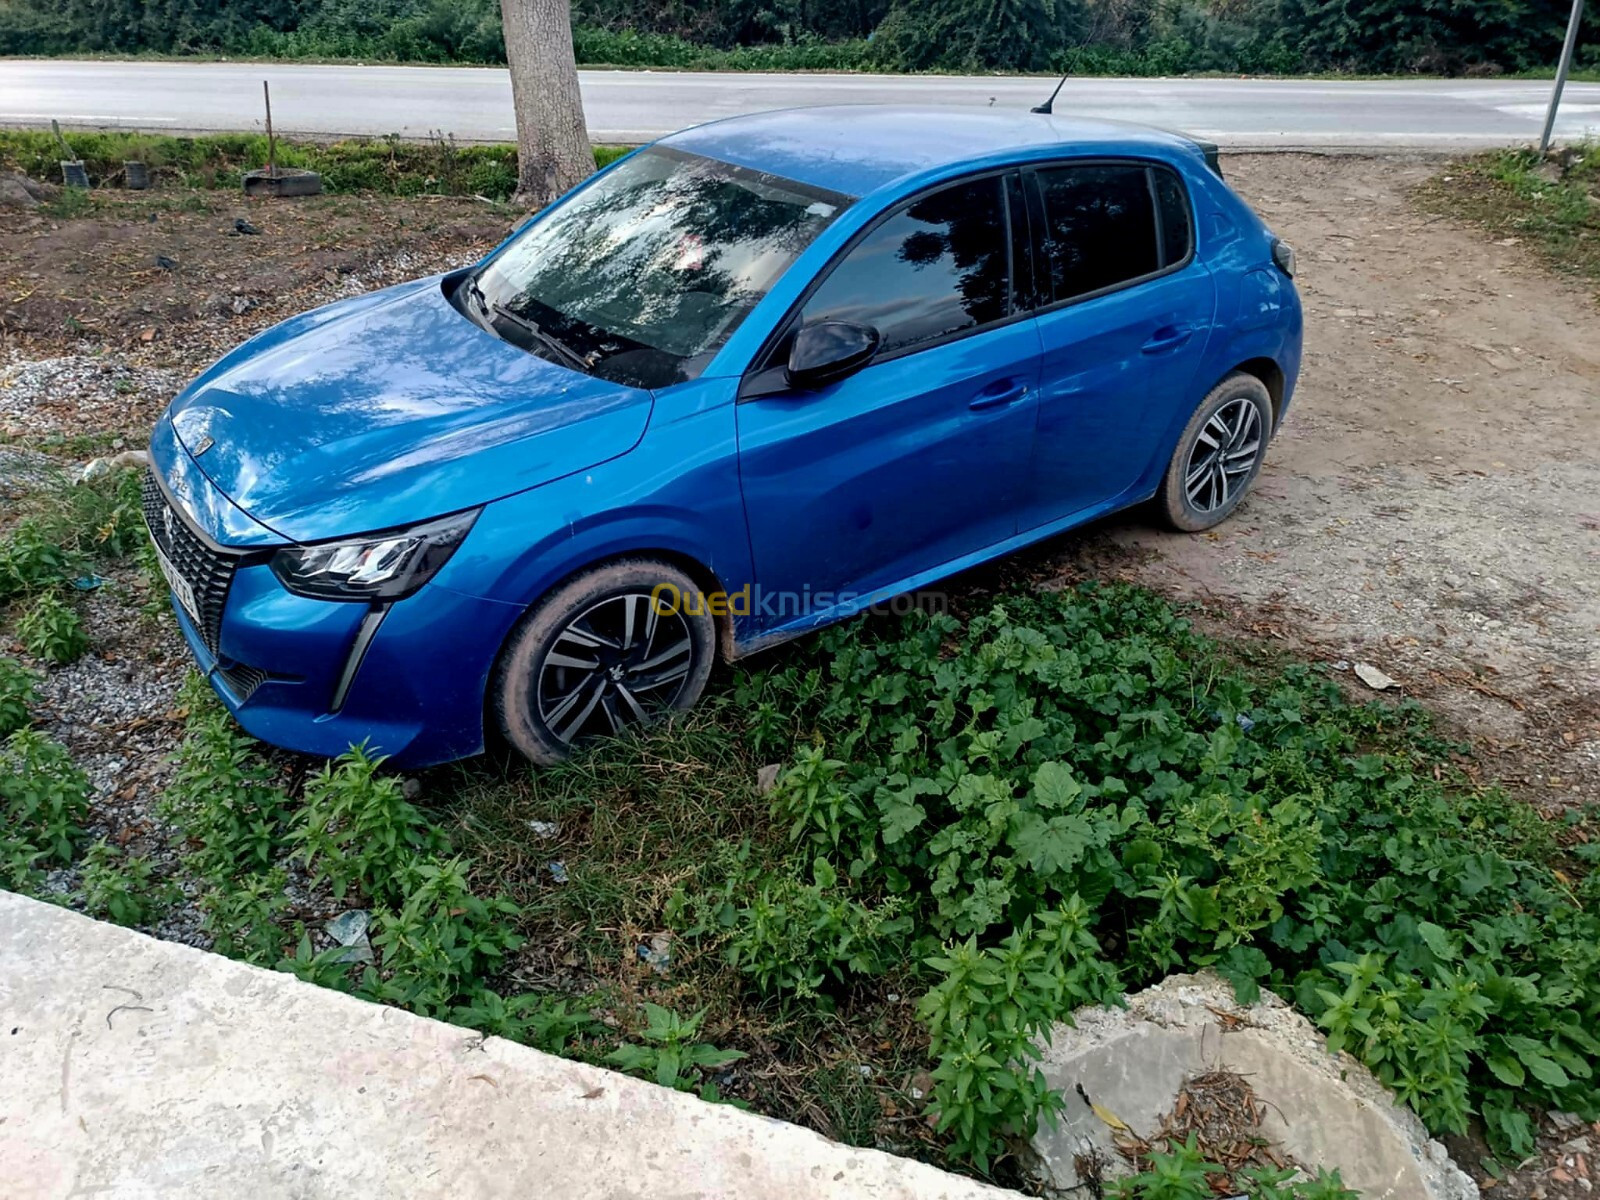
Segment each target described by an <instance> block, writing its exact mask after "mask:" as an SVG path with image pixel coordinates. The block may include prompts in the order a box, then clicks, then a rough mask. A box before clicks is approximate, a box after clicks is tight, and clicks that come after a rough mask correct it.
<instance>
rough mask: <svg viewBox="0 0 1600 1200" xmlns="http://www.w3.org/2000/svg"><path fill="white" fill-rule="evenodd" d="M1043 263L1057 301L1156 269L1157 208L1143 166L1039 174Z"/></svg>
mask: <svg viewBox="0 0 1600 1200" xmlns="http://www.w3.org/2000/svg"><path fill="white" fill-rule="evenodd" d="M1039 183H1040V186H1041V188H1042V190H1043V192H1044V214H1045V245H1044V248H1045V261H1046V262H1047V263H1048V264H1049V269H1050V277H1051V284H1052V286H1053V288H1054V291H1055V298H1056V299H1057V300H1066V299H1070V298H1071V297H1073V296H1082V295H1084V294H1085V293H1086V292H1094V291H1099V290H1100V289H1101V288H1105V287H1111V286H1112V285H1114V284H1118V283H1123V282H1125V281H1127V280H1129V279H1137V278H1138V277H1139V276H1141V275H1148V274H1150V273H1151V272H1152V271H1155V270H1158V269H1159V268H1160V258H1159V254H1158V251H1157V247H1156V219H1155V204H1154V202H1153V200H1152V199H1151V196H1150V182H1149V176H1148V175H1147V174H1146V172H1145V168H1144V167H1143V166H1134V165H1128V166H1119V165H1116V164H1102V165H1098V166H1083V167H1056V168H1052V169H1048V170H1043V171H1040V172H1039Z"/></svg>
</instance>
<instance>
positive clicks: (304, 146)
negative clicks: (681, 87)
mask: <svg viewBox="0 0 1600 1200" xmlns="http://www.w3.org/2000/svg"><path fill="white" fill-rule="evenodd" d="M70 137H71V140H72V148H73V152H74V153H76V154H77V155H78V156H79V157H80V158H82V159H83V161H84V165H85V169H86V170H87V171H88V172H89V176H90V178H91V179H92V180H103V179H107V178H109V177H111V176H113V175H116V174H117V173H118V172H119V171H121V170H122V164H123V162H124V161H125V160H127V159H141V160H143V161H145V162H148V163H149V164H150V165H151V166H152V167H153V168H154V170H155V172H156V174H157V177H158V178H160V179H166V180H170V181H172V182H175V183H177V184H180V185H182V186H185V187H202V188H212V187H217V188H238V187H239V186H240V180H241V177H242V176H243V174H244V172H246V171H248V170H252V169H254V168H256V167H264V166H266V163H267V139H266V138H265V137H262V136H257V135H255V134H232V133H218V134H206V135H204V136H202V137H192V138H187V137H165V136H156V135H151V134H134V133H112V132H106V133H73V134H71V135H70ZM624 153H626V151H625V150H622V149H618V148H616V147H608V146H598V147H596V148H595V163H596V165H597V166H602V167H603V166H605V165H606V164H608V163H610V162H612V161H613V160H615V159H616V158H618V157H619V156H620V155H622V154H624ZM60 157H61V148H60V147H59V146H58V145H56V143H55V141H54V139H53V138H52V137H51V136H50V135H49V134H48V133H37V132H32V131H27V130H0V163H3V164H4V165H6V166H8V167H12V168H14V169H16V170H20V171H23V172H25V173H26V174H29V175H32V176H35V177H36V178H40V179H45V178H53V177H54V176H55V175H56V173H57V166H56V161H57V159H59V158H60ZM277 162H278V165H279V166H283V167H298V168H304V169H306V170H311V171H316V172H318V173H319V174H321V176H322V182H323V186H324V187H325V188H326V190H327V191H329V192H335V193H338V192H359V191H373V192H383V193H386V194H389V195H397V196H418V195H449V196H484V197H486V198H488V199H490V200H505V199H508V198H509V197H510V196H511V194H512V193H513V192H514V191H515V190H516V183H517V148H516V147H515V146H513V145H481V146H480V145H461V144H458V143H456V142H455V141H453V140H451V139H449V138H435V139H433V140H431V141H426V142H406V141H401V140H400V139H399V138H398V137H389V138H352V139H347V140H344V141H338V142H296V141H289V140H285V139H282V138H280V139H279V140H278V144H277ZM128 477H131V478H132V480H133V483H132V484H130V485H124V484H122V483H120V482H115V483H112V482H102V481H99V480H97V481H94V484H93V489H92V490H93V491H94V492H96V493H99V494H101V495H102V496H104V495H106V494H107V493H108V492H112V491H115V490H116V488H118V487H122V486H126V487H127V489H128V490H127V492H126V498H128V499H131V500H132V501H133V502H134V507H133V508H132V509H131V512H132V515H133V516H134V517H137V516H138V513H139V509H138V505H137V501H138V479H139V476H138V473H137V472H132V473H130V474H129V476H126V477H122V478H128ZM82 486H89V485H82Z"/></svg>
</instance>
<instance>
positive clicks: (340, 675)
mask: <svg viewBox="0 0 1600 1200" xmlns="http://www.w3.org/2000/svg"><path fill="white" fill-rule="evenodd" d="M173 611H174V613H176V615H177V619H178V626H179V628H180V629H181V630H182V631H183V636H184V640H185V641H187V642H188V644H189V649H190V652H191V653H192V654H193V655H194V658H195V661H196V663H197V664H198V665H199V667H200V670H201V671H203V672H204V673H205V675H206V678H207V680H208V681H209V682H210V683H211V686H212V688H213V689H214V690H215V691H216V693H217V695H218V696H219V697H220V698H221V700H222V702H223V704H225V705H226V706H227V708H228V710H229V711H230V712H231V713H232V714H233V715H234V717H235V719H236V720H238V722H239V724H240V725H242V726H243V727H244V729H245V731H246V732H247V733H249V734H250V735H251V736H252V737H256V738H259V739H261V740H262V741H264V742H268V743H270V744H272V745H274V746H282V747H284V748H285V749H289V750H298V751H300V752H301V753H304V754H315V755H320V756H322V757H326V758H332V757H335V756H336V755H339V754H342V753H344V752H345V751H346V750H348V749H350V747H351V746H355V745H362V744H365V745H366V747H367V749H368V750H369V751H370V752H371V753H374V754H383V755H385V756H387V757H389V758H390V759H391V760H392V761H393V762H394V764H395V765H396V766H405V767H422V766H429V765H432V764H434V763H440V762H447V761H449V760H451V759H456V758H465V757H467V756H469V755H473V754H477V753H479V752H481V751H482V749H483V739H484V733H483V699H484V691H485V688H486V687H487V686H488V677H489V671H490V668H491V667H492V665H493V662H494V657H495V654H496V653H497V652H498V650H499V646H500V644H501V642H502V641H503V640H504V637H505V635H506V633H507V632H509V630H510V627H511V625H512V624H513V623H514V621H515V620H516V616H517V613H516V610H515V609H514V608H513V607H512V606H509V605H505V604H499V603H496V602H495V601H491V600H480V599H477V598H475V597H471V596H465V595H462V594H461V593H459V592H453V591H451V590H449V589H448V588H443V587H438V586H434V585H429V586H427V587H424V588H423V589H422V590H421V591H419V592H418V593H417V594H416V595H414V596H411V597H409V598H407V599H406V600H403V601H400V602H399V603H397V604H394V605H391V606H389V607H388V608H387V609H383V610H374V609H370V608H368V607H367V606H366V605H361V604H350V603H338V602H335V601H326V600H310V599H306V598H304V597H301V596H295V595H293V594H292V593H290V592H287V591H285V590H284V588H283V587H282V585H280V584H279V583H278V581H277V577H276V576H275V575H273V573H272V570H271V568H270V567H268V566H266V565H265V564H262V565H258V566H247V567H243V568H241V569H240V570H239V571H238V572H237V573H236V575H235V576H234V580H233V586H232V588H231V589H230V591H229V595H228V600H227V605H226V607H225V610H224V613H223V618H222V623H221V637H220V641H219V645H218V650H217V652H216V653H212V651H211V649H210V648H209V647H208V646H207V645H206V642H205V639H204V637H203V636H202V634H201V631H200V630H199V629H198V628H197V627H196V625H195V623H194V622H193V621H192V620H191V619H190V618H189V616H188V614H187V613H186V612H185V611H184V610H183V607H182V606H181V605H180V604H178V603H177V601H176V598H174V600H173ZM363 626H368V627H369V628H367V629H366V630H364V629H363ZM363 634H365V636H363ZM361 642H364V643H365V644H364V645H360V644H359V643H361ZM336 701H337V703H336Z"/></svg>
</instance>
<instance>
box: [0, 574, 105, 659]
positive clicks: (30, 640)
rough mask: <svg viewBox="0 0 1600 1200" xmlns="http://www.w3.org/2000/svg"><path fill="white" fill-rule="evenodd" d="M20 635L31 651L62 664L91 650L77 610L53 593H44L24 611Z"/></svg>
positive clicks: (18, 623)
mask: <svg viewBox="0 0 1600 1200" xmlns="http://www.w3.org/2000/svg"><path fill="white" fill-rule="evenodd" d="M17 638H18V640H20V641H21V642H22V646H23V649H25V650H26V651H27V652H28V653H29V654H32V655H33V656H34V657H36V658H42V659H44V660H45V661H47V662H53V663H57V664H61V665H65V664H67V663H72V662H77V661H78V659H80V658H82V657H83V654H84V651H86V650H88V649H89V635H88V634H87V633H86V632H84V628H83V621H82V620H81V619H80V618H79V616H78V613H77V610H75V609H74V608H73V607H72V606H71V605H70V604H68V603H67V602H66V601H64V600H62V599H61V598H60V597H58V596H56V595H55V594H54V593H53V592H45V593H43V594H42V595H40V596H39V597H38V598H37V599H35V600H34V602H33V603H32V604H31V605H30V606H29V607H28V609H27V611H26V612H24V613H23V614H22V618H21V620H19V621H18V622H17Z"/></svg>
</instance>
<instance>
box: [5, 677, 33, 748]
mask: <svg viewBox="0 0 1600 1200" xmlns="http://www.w3.org/2000/svg"><path fill="white" fill-rule="evenodd" d="M38 684H39V676H38V675H37V674H35V673H34V672H33V671H30V670H28V668H27V667H25V666H23V665H22V664H21V663H19V662H18V661H17V660H16V659H14V658H0V738H7V737H10V736H11V735H12V734H13V733H15V732H16V731H17V730H19V729H22V728H25V727H26V726H27V724H28V720H29V718H28V709H29V708H30V707H31V706H32V705H33V704H34V702H35V701H37V700H38V698H39V691H38Z"/></svg>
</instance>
